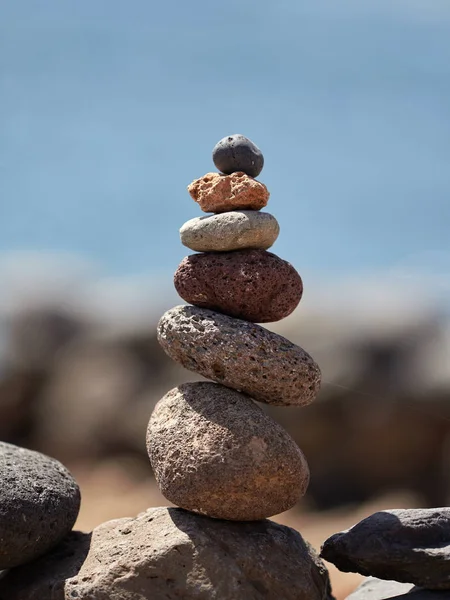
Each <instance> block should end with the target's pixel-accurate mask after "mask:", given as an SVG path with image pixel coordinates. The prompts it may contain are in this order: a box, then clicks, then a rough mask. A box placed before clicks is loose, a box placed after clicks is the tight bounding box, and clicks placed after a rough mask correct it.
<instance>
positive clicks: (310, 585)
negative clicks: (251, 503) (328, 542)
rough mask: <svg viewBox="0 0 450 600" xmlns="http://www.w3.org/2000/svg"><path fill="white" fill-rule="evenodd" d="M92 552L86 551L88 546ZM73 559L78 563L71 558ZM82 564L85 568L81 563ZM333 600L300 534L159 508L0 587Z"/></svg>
mask: <svg viewBox="0 0 450 600" xmlns="http://www.w3.org/2000/svg"><path fill="white" fill-rule="evenodd" d="M89 542H90V548H89V550H88V551H87V545H88V544H89ZM70 553H72V554H73V562H71V559H70V557H69V554H70ZM81 561H83V562H82V564H81ZM74 598H77V600H171V599H179V598H183V599H184V600H190V599H196V600H197V599H199V600H241V599H242V600H263V599H264V600H270V599H274V600H280V599H281V598H283V600H329V599H332V596H331V592H330V583H329V578H328V573H327V570H326V568H325V566H324V565H323V563H322V562H321V561H320V559H318V558H317V556H316V555H315V554H314V552H313V551H312V550H311V549H310V548H309V546H308V545H307V544H306V543H305V541H304V540H303V538H302V537H301V536H300V534H299V533H297V532H296V531H294V530H293V529H290V528H289V527H284V526H282V525H278V524H276V523H272V522H271V521H260V522H258V523H224V522H221V521H217V520H214V519H209V518H207V517H203V516H198V515H194V514H192V513H189V512H186V511H184V510H181V509H178V508H169V509H167V508H153V509H149V510H148V511H146V512H145V513H142V514H141V515H139V516H138V517H136V518H133V519H118V520H115V521H110V522H108V523H104V524H103V525H100V526H99V527H97V528H96V529H94V531H93V532H92V537H90V536H89V535H87V534H79V533H73V534H71V535H70V536H69V537H68V538H67V539H66V540H65V542H64V543H63V544H62V545H61V546H60V547H58V548H57V549H55V550H54V551H52V552H51V553H50V554H48V555H47V556H45V557H43V558H41V559H40V560H38V561H36V562H35V563H33V564H32V565H30V567H29V568H24V567H19V568H17V569H14V570H12V571H11V572H9V573H8V574H7V575H6V577H5V578H4V579H3V580H0V599H1V600H73V599H74Z"/></svg>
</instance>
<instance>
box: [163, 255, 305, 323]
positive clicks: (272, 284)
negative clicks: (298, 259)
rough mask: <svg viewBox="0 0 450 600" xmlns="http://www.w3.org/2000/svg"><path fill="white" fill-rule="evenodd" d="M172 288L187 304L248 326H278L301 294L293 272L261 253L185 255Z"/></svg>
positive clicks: (288, 266)
mask: <svg viewBox="0 0 450 600" xmlns="http://www.w3.org/2000/svg"><path fill="white" fill-rule="evenodd" d="M174 284H175V288H176V290H177V292H178V294H179V295H180V296H181V298H183V300H185V301H186V302H189V304H195V305H196V306H200V307H202V308H209V309H211V310H216V311H218V312H221V313H224V314H226V315H229V316H231V317H236V318H238V319H244V320H245V321H252V322H254V323H272V322H274V321H281V319H284V318H285V317H287V316H288V315H290V314H291V313H292V311H293V310H294V309H295V308H296V307H297V306H298V303H299V302H300V299H301V297H302V294H303V283H302V280H301V277H300V275H299V274H298V273H297V271H296V270H295V269H294V267H293V266H292V265H291V264H290V263H288V262H287V261H285V260H282V259H281V258H279V257H278V256H276V255H275V254H272V253H271V252H266V250H251V249H248V250H236V251H234V252H205V253H201V254H191V255H190V256H187V257H186V258H185V259H184V260H182V261H181V263H180V265H179V266H178V269H177V271H176V273H175V276H174Z"/></svg>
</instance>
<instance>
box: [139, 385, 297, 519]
mask: <svg viewBox="0 0 450 600" xmlns="http://www.w3.org/2000/svg"><path fill="white" fill-rule="evenodd" d="M147 450H148V454H149V457H150V462H151V464H152V467H153V470H154V472H155V476H156V481H157V482H158V485H159V487H160V490H161V492H162V494H163V495H164V496H165V497H166V498H167V500H170V502H172V503H173V504H176V505H177V506H180V507H181V508H185V509H187V510H192V511H194V512H198V513H201V514H204V515H207V516H209V517H215V518H217V519H227V520H233V521H256V520H259V519H265V518H268V517H271V516H273V515H276V514H279V513H281V512H284V511H285V510H288V509H289V508H292V506H294V505H295V504H297V502H298V501H299V500H300V498H301V497H302V496H303V495H304V493H305V492H306V489H307V487H308V483H309V469H308V464H307V462H306V459H305V457H304V455H303V453H302V451H301V450H300V448H299V447H298V446H297V445H296V443H295V442H294V440H293V439H292V438H291V437H290V436H289V434H288V433H287V432H286V431H285V430H284V429H283V428H282V427H281V425H279V424H278V423H276V422H275V421H274V420H273V419H272V418H271V417H269V416H268V415H266V414H265V413H264V412H263V411H262V410H261V408H260V407H259V406H258V405H257V404H255V403H254V402H253V401H252V400H251V399H250V398H249V397H248V396H245V395H244V394H242V393H240V392H236V391H235V390H232V389H230V388H227V387H224V386H223V385H219V384H217V383H211V382H194V383H185V384H183V385H180V386H179V387H176V388H174V389H173V390H171V391H170V392H168V393H167V394H166V395H165V396H164V397H163V398H162V399H161V400H160V401H159V402H158V404H157V405H156V407H155V409H154V411H153V414H152V416H151V418H150V422H149V425H148V430H147Z"/></svg>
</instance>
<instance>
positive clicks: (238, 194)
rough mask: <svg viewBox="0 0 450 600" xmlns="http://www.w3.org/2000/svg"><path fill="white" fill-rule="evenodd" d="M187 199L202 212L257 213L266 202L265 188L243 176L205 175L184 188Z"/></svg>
mask: <svg viewBox="0 0 450 600" xmlns="http://www.w3.org/2000/svg"><path fill="white" fill-rule="evenodd" d="M188 191H189V193H190V195H191V197H192V198H193V199H194V200H195V201H196V202H198V204H199V205H200V208H201V209H202V210H203V211H204V212H213V213H222V212H227V211H230V210H242V209H247V210H260V209H261V208H263V207H264V206H266V204H267V202H268V201H269V195H270V194H269V192H268V190H267V188H266V186H265V185H264V184H263V183H261V182H259V181H256V179H252V177H249V176H248V175H246V174H245V173H242V172H238V173H232V174H231V175H221V174H220V173H207V174H206V175H204V176H203V177H201V178H200V179H196V180H195V181H193V182H192V183H191V184H190V185H189V186H188Z"/></svg>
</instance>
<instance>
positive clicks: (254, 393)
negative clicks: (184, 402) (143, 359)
mask: <svg viewBox="0 0 450 600" xmlns="http://www.w3.org/2000/svg"><path fill="white" fill-rule="evenodd" d="M157 333H158V341H159V343H160V344H161V346H162V347H163V349H164V351H165V352H166V354H168V356H170V358H172V359H173V360H174V361H176V362H178V363H180V364H181V365H183V367H186V368H187V369H189V370H190V371H194V372H195V373H198V374H200V375H203V377H206V378H207V379H212V380H213V381H216V382H217V383H221V384H223V385H225V386H227V387H231V388H234V389H236V390H238V391H242V392H244V393H246V394H248V395H249V396H251V397H252V398H254V399H255V400H259V401H260V402H266V403H267V404H273V405H276V406H289V405H295V406H304V405H307V404H310V403H311V402H312V401H313V400H314V398H315V397H316V395H317V394H318V392H319V388H320V378H321V374H320V369H319V367H318V365H317V364H316V363H315V362H314V360H313V359H312V358H311V356H310V355H309V354H308V353H307V352H305V350H303V349H302V348H300V347H299V346H296V345H295V344H293V343H292V342H290V341H289V340H287V339H286V338H284V337H282V336H280V335H277V334H276V333H273V332H271V331H268V330H267V329H264V328H263V327H261V326H259V325H256V324H254V323H248V322H246V321H242V320H240V319H235V318H233V317H228V316H226V315H222V314H220V313H217V312H214V311H212V310H208V309H204V308H198V307H196V306H176V307H175V308H172V309H170V310H168V311H167V312H166V313H165V314H164V315H163V316H162V317H161V319H160V321H159V323H158V328H157Z"/></svg>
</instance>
